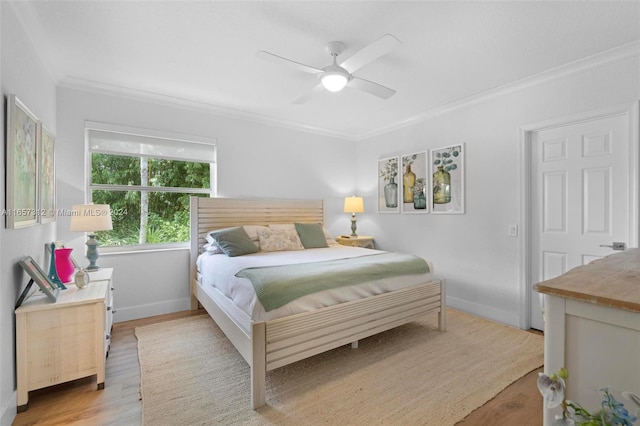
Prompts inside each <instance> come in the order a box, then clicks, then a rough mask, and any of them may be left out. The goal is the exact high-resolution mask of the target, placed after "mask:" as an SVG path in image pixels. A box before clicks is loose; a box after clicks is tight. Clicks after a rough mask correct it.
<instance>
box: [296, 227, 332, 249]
mask: <svg viewBox="0 0 640 426" xmlns="http://www.w3.org/2000/svg"><path fill="white" fill-rule="evenodd" d="M294 225H295V226H296V231H298V236H299V237H300V241H302V245H303V246H304V248H306V249H308V248H322V247H329V246H328V245H327V240H326V238H325V236H324V231H323V229H322V225H321V224H319V223H294Z"/></svg>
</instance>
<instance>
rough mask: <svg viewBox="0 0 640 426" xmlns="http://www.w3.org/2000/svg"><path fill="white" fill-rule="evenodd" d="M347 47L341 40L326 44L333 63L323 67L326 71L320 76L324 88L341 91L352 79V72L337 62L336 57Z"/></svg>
mask: <svg viewBox="0 0 640 426" xmlns="http://www.w3.org/2000/svg"><path fill="white" fill-rule="evenodd" d="M345 48H346V46H345V44H344V43H343V42H341V41H332V42H330V43H329V44H327V46H326V49H327V52H329V54H330V55H331V57H332V58H333V63H332V64H331V65H329V66H327V67H324V68H323V70H324V72H323V73H322V74H320V76H319V78H320V81H321V82H322V85H323V86H324V88H325V89H327V90H328V91H330V92H339V91H340V90H342V89H343V88H344V86H346V84H347V83H348V82H349V80H351V74H349V72H348V71H347V70H345V69H344V68H342V67H341V66H340V65H338V64H337V62H336V58H337V57H338V55H339V54H341V53H342V52H344V50H345Z"/></svg>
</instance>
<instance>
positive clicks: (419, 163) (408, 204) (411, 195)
mask: <svg viewBox="0 0 640 426" xmlns="http://www.w3.org/2000/svg"><path fill="white" fill-rule="evenodd" d="M400 159H401V161H402V171H401V173H402V179H401V182H402V191H401V193H402V196H401V197H400V198H401V204H400V205H401V207H402V213H428V212H429V203H428V200H427V199H428V198H429V196H428V192H429V191H428V183H429V167H428V164H427V152H426V151H423V152H416V153H413V154H406V155H402V156H401V157H400Z"/></svg>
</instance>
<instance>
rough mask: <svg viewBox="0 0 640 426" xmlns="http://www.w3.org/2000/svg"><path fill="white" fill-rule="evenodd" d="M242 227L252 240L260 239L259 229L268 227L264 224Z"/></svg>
mask: <svg viewBox="0 0 640 426" xmlns="http://www.w3.org/2000/svg"><path fill="white" fill-rule="evenodd" d="M242 227H243V228H244V231H245V232H246V233H247V235H248V236H249V238H251V241H258V229H266V226H263V225H243V226H242Z"/></svg>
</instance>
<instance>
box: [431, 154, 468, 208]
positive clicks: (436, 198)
mask: <svg viewBox="0 0 640 426" xmlns="http://www.w3.org/2000/svg"><path fill="white" fill-rule="evenodd" d="M464 157H465V152H464V144H458V145H451V146H447V147H443V148H438V149H433V150H431V167H432V169H431V173H432V175H431V206H432V207H431V208H432V213H433V214H463V213H464V198H465V193H464V191H465V189H464V161H465V158H464Z"/></svg>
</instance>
